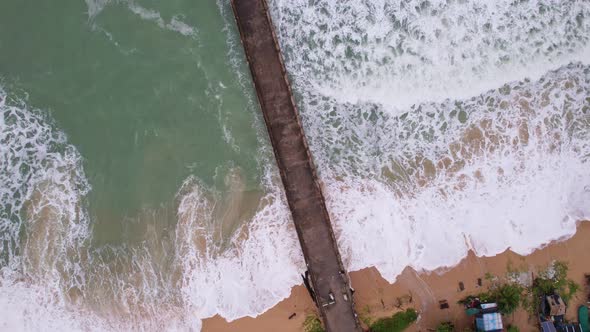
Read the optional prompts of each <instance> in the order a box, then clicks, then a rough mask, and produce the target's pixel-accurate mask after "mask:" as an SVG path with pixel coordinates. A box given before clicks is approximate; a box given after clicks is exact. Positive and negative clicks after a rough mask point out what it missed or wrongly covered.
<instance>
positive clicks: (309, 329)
mask: <svg viewBox="0 0 590 332" xmlns="http://www.w3.org/2000/svg"><path fill="white" fill-rule="evenodd" d="M303 331H305V332H325V330H324V328H323V327H322V322H320V319H319V318H318V317H317V316H315V315H309V316H307V317H306V318H305V321H304V322H303Z"/></svg>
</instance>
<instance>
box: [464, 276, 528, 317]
mask: <svg viewBox="0 0 590 332" xmlns="http://www.w3.org/2000/svg"><path fill="white" fill-rule="evenodd" d="M523 292H524V288H523V287H522V286H520V285H519V284H516V283H505V284H500V283H495V284H493V285H492V286H491V287H490V290H489V291H487V292H484V293H479V294H477V295H472V296H468V297H466V298H465V299H463V300H461V301H459V303H461V304H469V303H471V301H472V300H473V299H474V298H479V300H480V301H481V302H483V303H489V302H495V303H497V304H498V310H499V311H500V313H502V314H504V315H509V314H511V313H513V312H514V311H515V310H516V309H517V308H518V306H519V305H520V302H521V298H522V295H523Z"/></svg>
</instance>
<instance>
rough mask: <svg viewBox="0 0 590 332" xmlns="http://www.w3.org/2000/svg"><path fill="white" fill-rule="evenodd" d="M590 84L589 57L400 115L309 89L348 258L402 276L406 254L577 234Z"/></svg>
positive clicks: (531, 245)
mask: <svg viewBox="0 0 590 332" xmlns="http://www.w3.org/2000/svg"><path fill="white" fill-rule="evenodd" d="M589 96H590V67H588V66H584V65H582V64H574V65H570V66H568V67H563V68H561V69H559V70H557V71H554V72H550V73H548V74H546V75H545V76H543V77H542V78H541V80H540V81H537V82H530V81H527V82H513V83H509V84H506V85H505V86H503V87H501V88H500V89H496V90H492V91H489V92H486V93H484V94H482V95H480V96H478V97H474V98H471V99H468V100H454V101H448V102H445V103H427V104H421V105H418V106H414V107H412V108H411V109H408V111H407V112H405V113H403V114H401V115H400V116H392V115H391V114H390V113H388V112H387V111H383V110H380V109H379V108H378V107H376V106H374V105H367V104H360V105H359V104H357V105H350V104H345V105H343V104H338V103H335V102H334V100H332V99H326V98H323V97H321V96H319V97H315V98H313V97H312V96H310V95H308V97H310V98H311V99H310V101H311V103H312V105H311V106H310V105H306V106H305V107H306V108H307V110H306V115H307V116H308V117H309V118H308V119H307V123H308V124H309V127H308V129H309V130H308V132H309V133H311V135H310V136H311V137H312V138H313V139H314V143H313V144H312V149H313V150H314V156H315V158H316V160H318V162H319V164H320V168H321V169H322V175H323V177H324V180H325V181H326V183H327V188H328V190H327V196H328V203H329V207H330V211H331V212H332V215H333V217H334V222H335V224H336V226H335V228H336V229H337V232H338V234H339V236H338V238H339V244H340V246H341V248H342V250H343V252H345V255H344V256H345V260H347V263H348V267H349V269H351V270H357V269H361V268H364V267H367V266H377V268H378V269H379V270H380V271H381V273H382V274H383V276H384V277H385V278H387V279H388V280H390V281H393V280H395V278H396V276H397V275H398V274H399V273H400V272H401V270H402V269H403V268H404V267H405V266H412V267H414V268H416V269H418V270H421V269H425V270H433V269H436V268H438V267H442V266H452V265H455V264H456V263H458V262H459V261H460V259H461V258H463V257H464V256H465V255H466V252H467V250H468V249H473V250H474V251H475V252H476V253H477V254H479V255H486V256H491V255H495V254H498V253H500V252H502V251H504V250H505V249H507V248H511V249H512V250H513V251H515V252H517V253H520V254H529V253H530V252H532V251H533V250H534V249H536V248H538V247H539V246H541V245H543V244H546V243H548V242H550V241H551V240H556V239H560V238H563V237H569V236H571V235H573V234H574V233H575V230H576V222H577V221H580V220H587V219H590V210H589V209H588V206H590V172H589V171H588V170H589V169H590V168H589V165H588V163H589V162H590V160H589V157H590V134H589V132H590V130H589V129H590V99H589V98H590V97H589ZM313 105H315V106H313ZM313 107H318V108H319V109H321V110H324V109H326V110H327V112H326V111H320V112H315V113H312V112H310V111H309V110H310V109H315V110H317V109H318V108H313ZM336 179H338V180H336ZM539 225H542V227H540V226H539ZM384 248H385V249H384Z"/></svg>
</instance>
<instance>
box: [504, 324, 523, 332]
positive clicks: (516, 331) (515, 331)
mask: <svg viewBox="0 0 590 332" xmlns="http://www.w3.org/2000/svg"><path fill="white" fill-rule="evenodd" d="M506 331H507V332H520V330H519V329H518V327H516V326H514V325H510V326H508V328H507V329H506Z"/></svg>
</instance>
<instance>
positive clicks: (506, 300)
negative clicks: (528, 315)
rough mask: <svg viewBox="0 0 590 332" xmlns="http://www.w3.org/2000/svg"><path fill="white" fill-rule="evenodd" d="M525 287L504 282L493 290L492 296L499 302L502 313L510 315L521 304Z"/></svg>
mask: <svg viewBox="0 0 590 332" xmlns="http://www.w3.org/2000/svg"><path fill="white" fill-rule="evenodd" d="M523 291H524V289H523V287H522V286H520V285H518V284H516V283H509V284H504V285H501V286H498V287H496V288H495V289H493V290H492V297H493V298H494V301H495V302H496V303H497V304H498V309H499V310H500V313H502V314H505V315H509V314H511V313H513V312H514V311H516V309H517V308H518V306H519V305H520V301H521V296H522V294H523Z"/></svg>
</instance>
